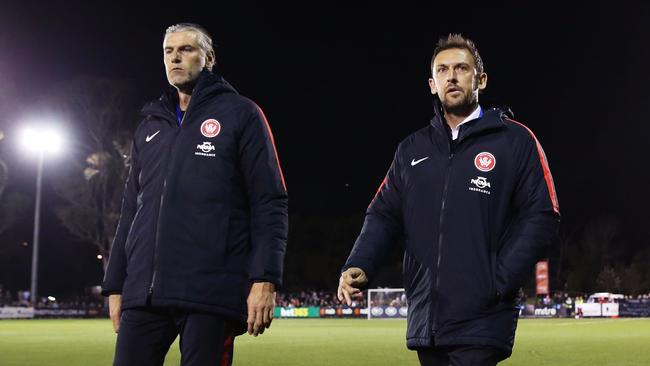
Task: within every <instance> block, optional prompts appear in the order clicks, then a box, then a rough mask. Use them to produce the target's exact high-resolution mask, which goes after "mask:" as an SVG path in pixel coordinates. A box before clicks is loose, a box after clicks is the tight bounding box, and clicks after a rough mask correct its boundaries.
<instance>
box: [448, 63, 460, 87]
mask: <svg viewBox="0 0 650 366" xmlns="http://www.w3.org/2000/svg"><path fill="white" fill-rule="evenodd" d="M447 81H448V82H450V83H456V82H457V81H458V79H456V69H454V68H453V67H452V68H450V69H449V71H447Z"/></svg>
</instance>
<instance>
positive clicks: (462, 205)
mask: <svg viewBox="0 0 650 366" xmlns="http://www.w3.org/2000/svg"><path fill="white" fill-rule="evenodd" d="M431 68H432V74H433V75H432V77H431V79H429V85H430V88H431V93H432V94H434V95H437V98H434V99H435V101H434V104H435V116H434V118H433V120H432V121H431V124H430V125H429V126H427V127H425V128H423V129H421V130H419V131H417V132H415V133H413V134H412V135H410V136H408V137H407V138H406V139H404V140H403V141H402V142H401V143H400V144H399V146H398V148H397V152H396V153H395V157H394V159H393V162H392V165H391V167H390V169H389V171H388V174H387V175H386V178H385V179H384V181H383V183H382V184H381V186H380V187H379V190H378V191H377V194H376V195H375V197H374V199H373V200H372V202H371V203H370V206H369V207H368V210H367V212H366V219H365V222H364V225H363V228H362V229H361V233H360V235H359V237H358V238H357V241H356V243H355V244H354V247H353V248H352V251H351V253H350V256H349V258H348V260H347V262H346V263H345V265H344V267H343V271H342V274H341V277H340V279H339V289H338V297H339V300H341V301H345V302H346V303H348V304H350V302H351V296H352V295H355V294H358V293H359V292H360V288H361V287H364V286H366V285H367V283H368V280H369V279H371V278H373V275H374V274H375V272H376V271H377V269H378V267H379V265H380V264H381V262H382V260H383V258H384V257H385V256H386V255H387V253H388V252H389V249H390V247H391V246H393V245H395V244H396V243H397V241H398V240H399V239H400V238H403V239H404V241H405V252H404V266H403V272H404V286H405V290H406V294H407V299H408V330H407V335H406V338H407V346H408V348H410V349H413V350H417V352H418V358H419V359H420V363H421V364H422V365H450V364H451V365H455V366H456V365H474V366H475V365H496V364H497V363H498V362H500V361H501V360H503V359H505V358H507V357H509V356H510V354H511V353H512V346H513V343H514V335H515V329H516V327H517V319H518V308H517V306H516V297H517V294H518V291H519V288H520V287H521V286H522V285H523V283H524V281H525V280H526V278H527V277H528V274H529V273H532V269H533V266H534V264H535V263H536V261H537V260H538V259H539V258H540V256H542V254H543V252H544V251H545V250H546V249H548V248H549V247H550V246H551V245H552V244H553V243H554V241H555V238H556V235H557V229H558V224H559V208H558V203H557V198H556V194H555V188H554V185H553V178H552V177H551V172H550V170H549V167H548V163H547V161H546V157H545V155H544V151H543V150H542V147H541V145H540V144H539V142H538V141H537V139H536V138H535V136H534V135H533V133H532V132H531V131H530V130H529V129H528V128H527V127H525V126H524V125H522V124H520V123H519V122H515V121H514V120H512V119H511V118H509V117H508V116H507V115H506V113H505V112H504V111H502V110H500V109H497V108H490V109H483V108H482V107H481V106H480V105H479V104H478V96H479V91H481V90H483V89H485V87H486V85H487V74H486V73H485V71H484V70H483V62H482V60H481V57H480V55H479V53H478V50H477V49H476V47H475V45H474V43H473V42H472V41H470V40H469V39H466V38H463V37H462V36H460V35H449V37H447V38H445V39H441V40H440V41H439V42H438V46H437V48H436V50H435V52H434V55H433V58H432V63H431Z"/></svg>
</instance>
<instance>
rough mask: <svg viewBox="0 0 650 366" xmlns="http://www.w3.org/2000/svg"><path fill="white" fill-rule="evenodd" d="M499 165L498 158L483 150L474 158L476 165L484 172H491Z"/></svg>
mask: <svg viewBox="0 0 650 366" xmlns="http://www.w3.org/2000/svg"><path fill="white" fill-rule="evenodd" d="M495 165H497V159H496V158H495V157H494V155H492V154H490V153H489V152H482V153H479V154H478V155H476V157H475V158H474V166H475V167H476V169H478V170H480V171H482V172H489V171H490V170H492V169H494V166H495Z"/></svg>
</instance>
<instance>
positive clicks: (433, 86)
mask: <svg viewBox="0 0 650 366" xmlns="http://www.w3.org/2000/svg"><path fill="white" fill-rule="evenodd" d="M429 88H430V89H431V94H433V95H435V94H436V93H438V90H437V89H436V81H435V80H434V79H433V78H429Z"/></svg>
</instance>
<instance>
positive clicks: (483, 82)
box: [476, 73, 488, 90]
mask: <svg viewBox="0 0 650 366" xmlns="http://www.w3.org/2000/svg"><path fill="white" fill-rule="evenodd" d="M487 79H488V77H487V74H486V73H482V74H480V75H479V76H478V77H477V78H476V80H477V84H478V85H477V86H478V90H483V89H485V87H487Z"/></svg>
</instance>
